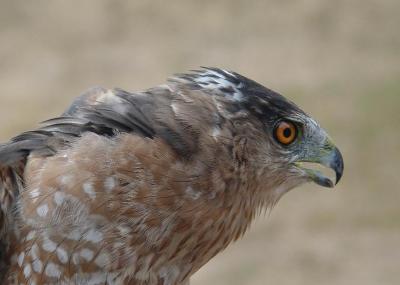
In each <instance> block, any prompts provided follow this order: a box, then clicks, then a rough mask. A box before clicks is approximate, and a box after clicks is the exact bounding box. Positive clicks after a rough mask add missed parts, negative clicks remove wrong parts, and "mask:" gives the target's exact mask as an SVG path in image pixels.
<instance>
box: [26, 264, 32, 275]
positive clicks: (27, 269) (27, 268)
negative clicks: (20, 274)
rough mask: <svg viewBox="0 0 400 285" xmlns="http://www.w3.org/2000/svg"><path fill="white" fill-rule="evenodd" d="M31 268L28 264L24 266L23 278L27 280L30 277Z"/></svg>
mask: <svg viewBox="0 0 400 285" xmlns="http://www.w3.org/2000/svg"><path fill="white" fill-rule="evenodd" d="M31 272H32V268H31V265H30V264H29V263H28V264H27V265H25V266H24V276H25V278H29V277H30V276H31Z"/></svg>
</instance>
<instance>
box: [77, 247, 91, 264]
mask: <svg viewBox="0 0 400 285" xmlns="http://www.w3.org/2000/svg"><path fill="white" fill-rule="evenodd" d="M80 256H81V257H82V258H84V259H85V260H86V261H87V262H89V261H91V260H92V259H93V256H94V253H93V251H92V250H90V249H88V248H84V249H82V250H81V252H80Z"/></svg>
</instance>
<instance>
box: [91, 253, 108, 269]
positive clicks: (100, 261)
mask: <svg viewBox="0 0 400 285" xmlns="http://www.w3.org/2000/svg"><path fill="white" fill-rule="evenodd" d="M94 263H96V265H97V266H99V267H100V268H105V267H106V266H107V265H108V264H110V257H109V256H108V254H107V253H104V252H102V253H100V254H99V255H98V256H97V257H96V259H95V260H94Z"/></svg>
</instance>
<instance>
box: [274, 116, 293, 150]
mask: <svg viewBox="0 0 400 285" xmlns="http://www.w3.org/2000/svg"><path fill="white" fill-rule="evenodd" d="M274 136H275V139H276V140H277V141H278V142H279V143H281V144H283V145H289V144H291V143H292V142H294V140H295V139H296V138H297V128H296V126H295V124H293V123H292V122H289V121H280V122H278V123H277V124H276V126H275V129H274Z"/></svg>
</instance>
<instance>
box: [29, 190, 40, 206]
mask: <svg viewBox="0 0 400 285" xmlns="http://www.w3.org/2000/svg"><path fill="white" fill-rule="evenodd" d="M29 195H30V196H31V198H32V201H33V202H34V203H35V202H36V201H37V199H38V197H39V195H40V191H39V188H35V189H33V190H31V191H30V192H29Z"/></svg>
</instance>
